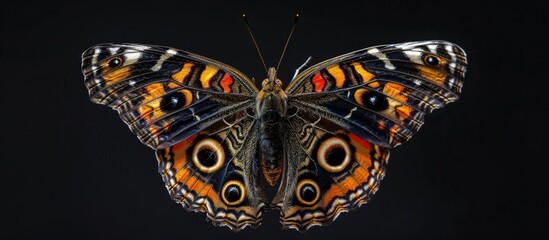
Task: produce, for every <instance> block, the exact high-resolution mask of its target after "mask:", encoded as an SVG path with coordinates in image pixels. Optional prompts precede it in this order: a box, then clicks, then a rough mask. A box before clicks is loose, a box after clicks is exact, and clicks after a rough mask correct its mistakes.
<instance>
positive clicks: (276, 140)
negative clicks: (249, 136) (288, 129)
mask: <svg viewBox="0 0 549 240" xmlns="http://www.w3.org/2000/svg"><path fill="white" fill-rule="evenodd" d="M258 127H259V133H260V134H259V136H258V150H259V152H258V153H259V161H260V166H261V170H262V172H263V176H264V177H265V180H267V182H268V183H269V185H271V186H274V185H275V184H276V182H277V181H278V179H279V178H280V175H281V174H282V165H283V162H282V160H283V155H282V153H283V151H282V135H281V129H280V114H278V113H277V112H275V111H267V112H265V113H264V114H263V116H262V117H261V118H260V119H259V125H258Z"/></svg>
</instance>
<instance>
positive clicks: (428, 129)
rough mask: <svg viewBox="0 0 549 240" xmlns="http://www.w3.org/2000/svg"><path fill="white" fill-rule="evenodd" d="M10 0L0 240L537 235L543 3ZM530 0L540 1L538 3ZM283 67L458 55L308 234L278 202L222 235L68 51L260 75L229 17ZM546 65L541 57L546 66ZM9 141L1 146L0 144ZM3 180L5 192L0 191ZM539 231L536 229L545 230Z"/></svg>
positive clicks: (4, 43)
mask: <svg viewBox="0 0 549 240" xmlns="http://www.w3.org/2000/svg"><path fill="white" fill-rule="evenodd" d="M76 2H77V1H71V3H69V4H65V5H55V4H51V3H43V4H39V5H36V4H30V3H24V2H21V1H15V2H12V3H10V4H6V5H3V6H2V9H1V10H0V13H1V18H2V22H1V24H2V28H1V37H0V41H1V45H0V47H1V51H0V54H1V55H0V56H1V58H0V60H1V64H0V66H1V67H2V71H0V80H1V81H2V93H1V94H0V97H1V99H2V101H1V102H2V110H3V111H2V117H1V119H2V126H3V127H2V132H3V134H2V135H1V136H2V142H3V143H4V144H3V145H2V151H1V154H2V166H3V167H2V175H3V177H6V178H7V179H6V180H5V181H3V182H4V184H5V186H4V187H3V188H4V189H3V191H2V192H3V194H2V195H3V197H2V199H3V202H4V203H3V204H2V208H3V209H4V210H3V213H2V218H3V220H4V221H3V224H2V225H3V227H2V229H3V230H2V231H0V237H1V238H4V237H7V238H8V239H43V238H56V239H212V238H214V237H218V238H219V239H333V238H337V239H339V240H350V239H431V238H432V239H469V238H472V239H478V238H484V237H494V238H495V237H509V236H518V237H521V238H531V237H535V238H544V237H543V235H545V233H546V229H545V228H547V226H549V221H548V220H547V213H548V211H547V209H548V207H547V205H546V203H547V200H548V199H547V197H543V195H544V194H547V185H546V184H545V183H546V182H547V181H546V180H545V178H544V176H545V175H547V174H546V170H545V169H546V168H545V167H544V166H545V165H544V164H543V163H544V162H545V161H547V158H546V157H544V155H543V153H544V151H543V150H544V146H545V145H544V141H545V139H546V136H547V124H546V123H547V120H544V119H543V118H542V117H541V116H542V114H543V113H544V112H546V111H547V110H548V109H547V101H546V99H547V97H546V96H545V95H546V90H545V89H546V88H544V87H542V86H543V85H544V84H546V83H545V81H547V75H546V74H544V75H542V72H543V73H546V72H547V71H546V66H545V65H546V62H545V61H544V60H545V59H546V58H547V54H546V53H547V50H546V48H547V47H546V46H547V44H546V41H545V39H543V38H542V35H543V34H546V33H547V26H548V25H549V24H548V17H547V14H546V13H545V12H546V10H547V9H548V8H547V4H542V3H537V2H532V3H528V2H525V1H521V2H520V3H512V4H504V3H502V1H498V2H497V4H490V3H484V2H481V1H477V3H476V4H466V3H461V2H459V1H424V2H411V1H399V2H395V1H383V0H381V1H380V0H377V1H353V2H351V1H331V2H321V1H299V2H298V1H270V2H259V1H232V2H229V1H226V2H225V1H202V2H187V1H173V2H161V1H151V2H147V3H146V4H140V3H136V2H128V3H123V2H119V1H87V2H82V3H76ZM540 2H541V1H540ZM296 11H299V12H300V13H301V15H302V18H301V19H300V22H299V24H298V25H297V27H296V30H295V33H294V36H293V39H292V41H291V43H290V45H289V47H288V51H287V53H286V56H285V59H284V61H283V63H282V65H281V67H280V71H279V77H280V78H281V79H283V80H285V81H287V80H288V79H290V78H291V76H292V75H293V72H294V70H295V68H296V67H297V66H299V65H301V64H302V63H303V61H304V60H305V59H306V58H307V57H308V56H312V57H313V58H312V61H311V64H314V63H316V62H319V61H321V60H324V59H327V58H331V57H334V56H336V55H340V54H343V53H346V52H349V51H353V50H357V49H360V48H364V47H368V46H372V45H378V44H385V43H397V42H405V41H415V40H428V39H443V40H448V41H451V42H454V43H457V44H458V45H460V46H461V47H462V48H463V49H465V51H466V52H467V56H468V59H469V67H468V72H467V74H466V79H465V84H464V87H463V94H462V97H461V99H460V100H459V101H458V102H456V103H453V104H450V105H448V106H447V107H446V108H444V109H441V110H436V111H435V112H433V113H432V114H430V115H429V116H427V118H426V123H425V125H424V126H423V127H422V129H421V130H420V131H419V132H418V133H417V134H416V135H414V137H413V138H412V139H411V140H410V141H409V142H407V143H405V144H403V145H402V146H399V147H397V148H396V149H394V150H393V151H392V154H391V158H390V163H389V165H388V171H387V175H386V177H385V179H384V180H383V182H382V184H381V188H380V190H379V191H378V193H377V194H376V195H375V196H374V198H373V200H372V201H371V202H370V203H368V204H366V205H363V206H362V207H361V208H360V209H359V210H358V211H355V212H352V213H344V214H342V215H341V216H340V217H339V218H338V220H337V221H335V222H334V223H333V224H331V225H330V226H328V227H322V228H321V227H314V228H312V229H310V230H309V231H308V232H307V233H305V234H300V233H297V232H296V231H294V230H281V229H280V226H279V224H278V221H277V217H278V213H277V212H274V211H269V212H267V214H266V215H265V219H264V222H263V224H262V225H261V226H260V227H259V228H256V229H250V228H247V229H246V230H244V231H242V232H240V233H233V232H232V231H230V230H229V229H228V228H218V227H214V226H213V225H211V224H210V223H208V222H206V221H205V220H204V218H205V216H204V214H203V213H194V212H186V211H185V210H184V209H183V208H182V207H181V206H180V205H177V204H176V203H175V202H173V201H172V200H171V199H170V198H169V195H168V192H167V191H166V190H165V188H164V185H163V182H162V180H161V178H160V175H159V174H158V173H157V165H156V159H155V156H154V151H153V150H152V149H150V148H148V147H146V146H145V145H142V144H141V143H140V142H139V141H138V140H137V138H136V137H135V136H134V135H133V134H132V133H131V132H130V131H129V130H128V128H127V127H126V125H125V124H124V123H123V122H122V121H121V120H120V119H119V117H118V116H117V114H116V112H115V111H112V110H110V109H108V108H107V107H105V106H101V105H96V104H93V103H91V102H90V101H89V98H88V95H87V91H86V88H85V86H84V84H83V76H82V74H81V72H80V55H81V53H82V52H83V51H84V50H86V49H87V48H88V47H90V46H92V45H94V44H97V43H102V42H134V43H148V44H157V45H167V46H171V47H175V48H179V49H184V50H187V51H190V52H194V53H197V54H200V55H204V56H207V57H210V58H214V59H217V60H220V61H222V62H225V63H228V64H229V65H232V66H233V67H235V68H237V69H239V70H241V71H242V72H244V73H246V74H247V75H248V76H250V77H255V78H256V79H263V78H264V77H265V73H264V70H263V67H262V65H261V63H260V61H259V58H258V57H257V54H256V52H255V49H254V47H253V45H252V43H251V40H250V38H249V36H248V33H247V32H246V28H245V26H244V24H243V21H242V19H241V18H240V15H241V14H242V13H244V12H246V13H247V14H248V16H249V19H250V22H251V27H252V29H253V31H254V33H255V35H256V39H257V41H258V42H259V45H260V47H261V49H262V51H263V54H264V57H265V60H266V62H267V65H269V66H274V65H276V62H277V61H278V57H279V55H280V52H281V50H282V47H283V44H284V41H285V40H286V37H287V35H288V33H289V30H290V27H291V24H292V18H293V14H294V13H295V12H296ZM544 64H545V65H544ZM5 143H7V144H5ZM6 190H7V191H6ZM545 237H546V236H545Z"/></svg>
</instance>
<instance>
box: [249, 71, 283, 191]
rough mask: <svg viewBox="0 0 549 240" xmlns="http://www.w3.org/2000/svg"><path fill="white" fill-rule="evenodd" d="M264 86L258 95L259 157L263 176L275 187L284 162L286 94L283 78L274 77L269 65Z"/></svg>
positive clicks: (274, 74)
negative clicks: (283, 87) (281, 79)
mask: <svg viewBox="0 0 549 240" xmlns="http://www.w3.org/2000/svg"><path fill="white" fill-rule="evenodd" d="M262 86H263V88H262V89H261V91H260V92H259V93H258V94H257V99H256V103H257V108H256V111H257V119H258V131H257V132H258V142H257V144H258V156H259V158H258V160H259V161H260V166H261V169H262V172H263V177H264V178H265V180H266V181H267V182H268V183H269V185H271V186H274V185H275V184H276V182H277V181H278V179H279V178H280V175H281V174H282V170H283V169H282V168H283V166H284V165H283V164H284V162H283V161H284V156H283V132H282V128H283V119H284V118H286V112H287V106H288V103H287V101H288V97H287V96H286V93H285V92H284V90H283V89H282V81H280V80H279V79H277V78H276V70H275V68H270V69H269V71H268V77H267V78H266V79H265V80H263V84H262Z"/></svg>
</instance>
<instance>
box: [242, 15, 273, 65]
mask: <svg viewBox="0 0 549 240" xmlns="http://www.w3.org/2000/svg"><path fill="white" fill-rule="evenodd" d="M242 19H244V22H245V23H246V28H247V29H248V33H250V37H252V41H253V42H254V46H255V49H256V50H257V54H259V58H260V59H261V63H263V67H264V68H265V72H266V73H268V71H267V65H266V64H265V60H263V55H261V51H260V50H259V46H258V45H257V42H256V41H255V37H254V35H253V34H252V29H250V23H249V22H248V17H246V14H245V13H244V14H242Z"/></svg>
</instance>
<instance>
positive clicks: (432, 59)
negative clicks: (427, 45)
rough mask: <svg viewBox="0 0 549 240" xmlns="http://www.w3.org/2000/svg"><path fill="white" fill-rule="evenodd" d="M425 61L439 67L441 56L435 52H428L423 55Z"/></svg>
mask: <svg viewBox="0 0 549 240" xmlns="http://www.w3.org/2000/svg"><path fill="white" fill-rule="evenodd" d="M423 62H424V63H425V64H427V65H430V66H433V67H437V66H439V65H440V62H441V60H440V58H439V57H438V56H435V55H433V54H427V55H425V56H424V57H423Z"/></svg>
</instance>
